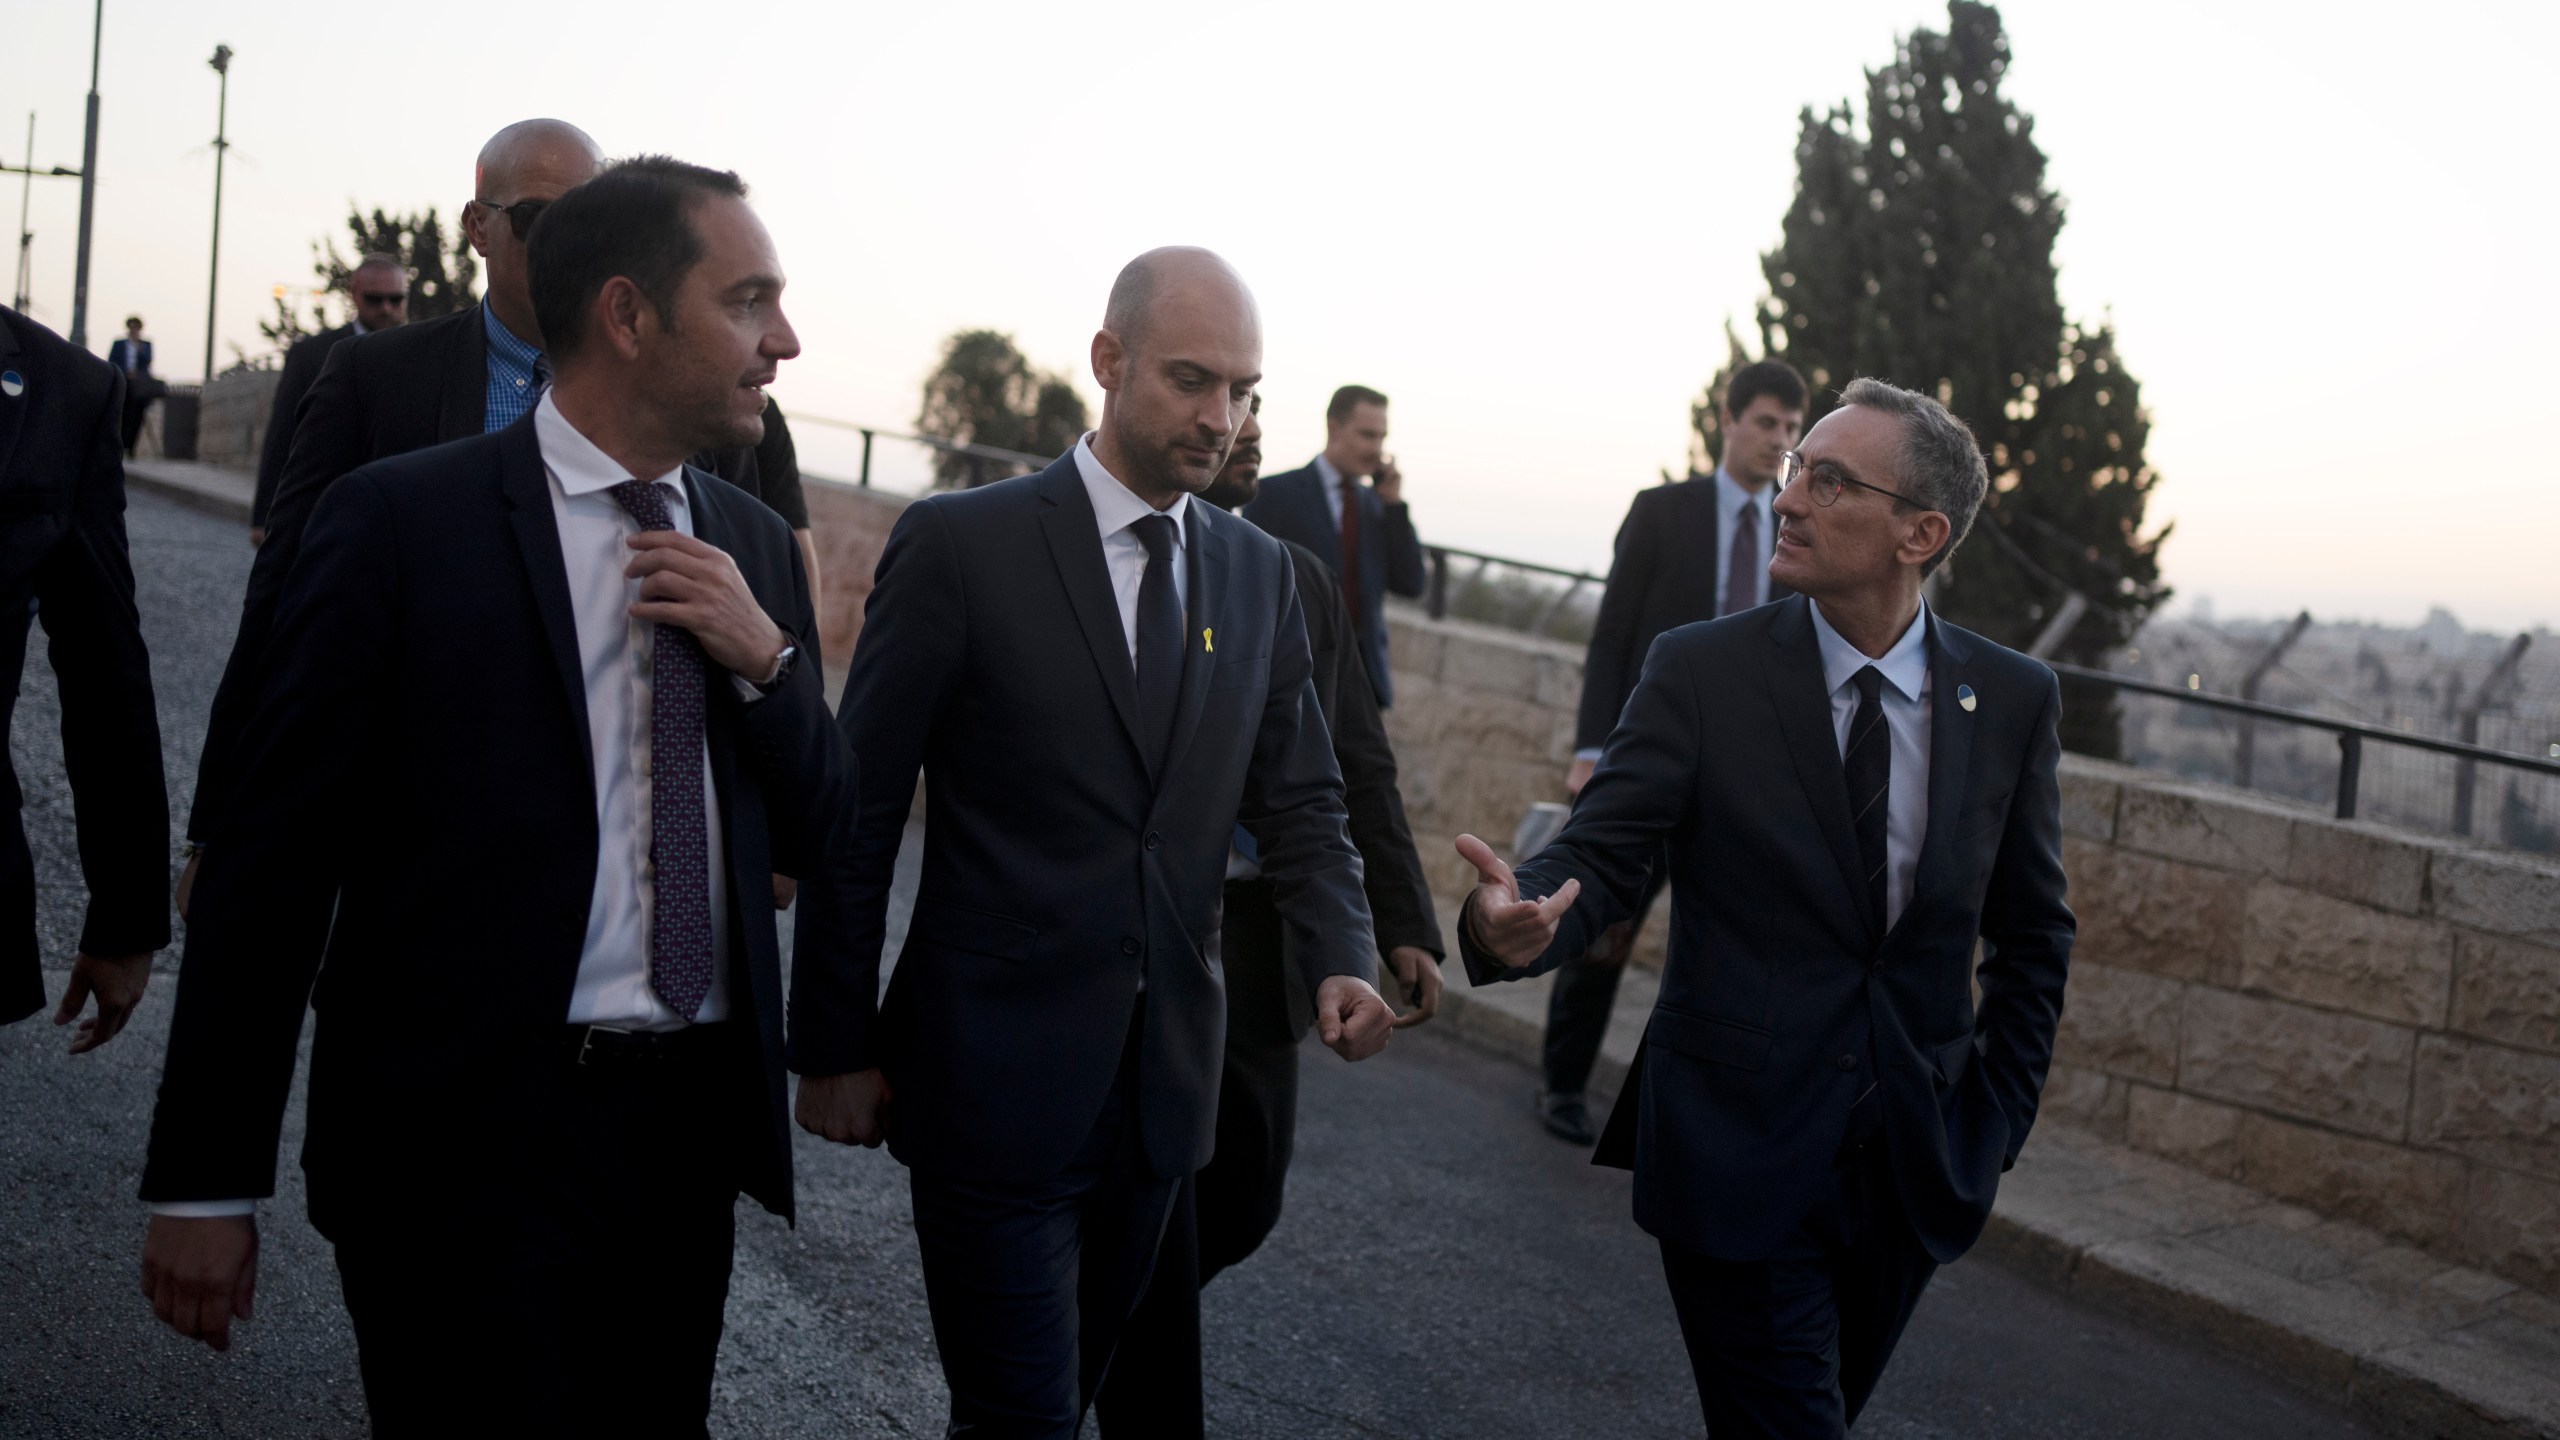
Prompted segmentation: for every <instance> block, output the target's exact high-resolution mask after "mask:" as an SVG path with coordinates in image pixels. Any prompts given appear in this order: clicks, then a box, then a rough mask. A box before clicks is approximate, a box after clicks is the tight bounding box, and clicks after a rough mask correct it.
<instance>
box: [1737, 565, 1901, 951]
mask: <svg viewBox="0 0 2560 1440" xmlns="http://www.w3.org/2000/svg"><path fill="white" fill-rule="evenodd" d="M1812 603H1813V602H1812V601H1810V600H1802V599H1797V600H1789V601H1787V602H1786V604H1785V606H1784V607H1783V608H1782V609H1780V610H1779V612H1778V613H1777V615H1775V616H1774V617H1772V619H1771V621H1770V624H1769V649H1768V651H1767V652H1766V654H1765V655H1764V657H1763V659H1762V662H1761V663H1762V667H1763V675H1764V677H1765V681H1766V687H1767V690H1768V693H1769V703H1770V704H1771V705H1772V706H1774V707H1775V708H1776V710H1777V712H1778V732H1779V734H1781V735H1782V736H1784V737H1785V738H1786V743H1787V755H1788V757H1789V758H1790V759H1791V760H1793V761H1794V762H1795V772H1796V783H1797V784H1798V785H1800V786H1802V787H1803V788H1804V796H1805V800H1806V802H1807V803H1809V804H1810V805H1811V806H1812V807H1813V819H1814V824H1815V825H1817V826H1819V827H1820V828H1821V830H1822V838H1823V841H1824V843H1826V844H1828V845H1829V846H1830V847H1831V858H1832V861H1833V862H1834V864H1835V865H1836V866H1837V867H1838V871H1839V873H1838V876H1837V878H1838V880H1839V882H1840V894H1839V900H1840V908H1841V911H1842V913H1844V914H1849V915H1855V916H1857V917H1858V920H1857V923H1858V927H1859V929H1861V930H1862V931H1864V932H1865V934H1866V936H1867V938H1868V940H1869V941H1870V942H1872V941H1874V940H1875V938H1876V933H1875V925H1876V922H1875V920H1874V918H1873V917H1872V916H1870V915H1868V914H1867V908H1868V902H1867V900H1866V898H1865V897H1866V893H1867V891H1866V887H1865V886H1864V885H1863V884H1861V883H1859V877H1860V876H1861V875H1862V874H1863V873H1864V871H1863V869H1862V867H1860V865H1859V864H1858V834H1857V828H1856V825H1855V822H1854V820H1853V818H1852V817H1851V816H1850V814H1849V779H1848V776H1847V774H1846V772H1845V771H1843V770H1842V768H1841V764H1840V741H1839V737H1838V735H1837V733H1836V732H1835V731H1834V730H1833V728H1832V725H1831V696H1830V691H1829V689H1828V688H1827V687H1825V686H1824V684H1823V683H1822V646H1821V643H1820V642H1819V641H1818V640H1817V639H1816V638H1815V636H1814V633H1813V617H1812V616H1810V615H1809V614H1807V613H1806V607H1807V606H1809V605H1811V604H1812Z"/></svg>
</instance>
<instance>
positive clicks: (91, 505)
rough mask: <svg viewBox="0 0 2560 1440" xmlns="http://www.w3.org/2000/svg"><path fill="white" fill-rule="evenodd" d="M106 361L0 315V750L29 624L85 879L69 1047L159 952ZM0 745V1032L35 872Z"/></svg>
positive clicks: (24, 967) (69, 1003)
mask: <svg viewBox="0 0 2560 1440" xmlns="http://www.w3.org/2000/svg"><path fill="white" fill-rule="evenodd" d="M123 399H124V392H123V385H122V378H121V377H120V376H119V375H118V374H117V373H116V369H115V367H114V366H112V365H109V364H107V363H106V362H105V361H102V360H100V359H98V358H97V357H96V356H94V355H90V354H87V353H84V352H83V351H81V350H79V349H78V348H76V347H75V346H73V345H72V344H71V343H70V342H69V341H66V340H64V339H63V338H62V337H60V336H58V335H56V334H54V333H53V332H52V331H50V330H47V329H46V328H44V327H43V326H41V325H38V324H37V323H36V322H34V321H33V320H30V319H28V318H27V317H26V316H24V315H21V314H19V313H18V312H17V311H15V310H11V309H7V308H5V307H0V614H5V615H7V616H8V617H9V619H8V621H7V623H6V624H0V676H5V677H6V678H7V681H8V683H7V685H6V686H5V687H4V688H0V742H4V741H6V740H7V739H8V736H9V731H10V726H11V722H12V720H13V718H14V716H15V713H16V710H17V702H18V679H19V674H20V672H21V671H22V670H23V669H24V668H25V666H26V659H27V627H28V625H29V623H30V621H31V620H40V621H42V622H44V632H45V637H46V640H47V642H48V650H49V655H50V658H51V659H52V661H53V673H54V678H55V681H56V682H57V684H58V685H59V687H60V689H61V692H62V758H63V763H64V765H65V767H66V768H67V769H68V770H69V772H70V778H71V801H72V810H73V813H74V815H75V817H76V818H77V820H78V822H79V829H80V870H81V874H82V876H83V877H84V878H85V879H86V880H87V881H88V884H89V913H88V918H87V920H86V921H85V922H83V924H82V925H81V927H80V951H79V954H78V956H77V958H75V959H74V960H73V961H72V962H71V978H70V983H69V984H67V985H66V986H65V987H64V988H63V992H62V1003H61V1005H60V1006H59V1007H58V1008H57V1009H56V1010H55V1011H54V1016H53V1023H55V1024H56V1025H67V1024H69V1023H71V1022H72V1021H73V1020H75V1019H78V1018H79V1016H80V1013H81V1011H82V1010H83V1009H84V1008H85V1007H86V1006H87V1005H88V1003H89V1001H90V1000H91V999H93V998H94V999H95V1000H96V1001H97V1007H98V1008H97V1013H96V1014H95V1015H93V1016H91V1017H90V1018H89V1019H87V1020H85V1021H82V1022H81V1025H80V1028H79V1029H78V1031H76V1032H75V1033H74V1034H73V1036H72V1041H71V1049H72V1053H74V1054H78V1053H80V1052H82V1051H86V1050H94V1049H96V1048H97V1047H98V1046H100V1045H104V1044H105V1043H107V1042H108V1041H109V1040H112V1039H114V1038H115V1035H116V1032H117V1031H118V1030H121V1029H123V1028H124V1022H125V1020H126V1019H127V1018H128V1017H130V1016H131V1015H132V1014H133V1007H134V1006H135V1005H137V1004H139V1003H141V1000H142V991H143V987H144V986H145V985H146V984H148V983H149V982H150V979H151V954H152V952H153V951H155V950H158V949H159V948H160V947H161V946H163V945H166V944H168V943H169V906H168V903H167V901H166V899H165V898H164V896H163V893H162V890H161V887H162V886H164V885H166V884H168V883H169V792H168V788H167V782H166V781H165V780H164V779H163V778H162V775H161V772H160V721H159V718H158V715H157V714H156V712H154V710H153V709H152V703H151V657H150V656H149V654H147V653H146V652H145V651H144V649H143V645H142V622H141V617H140V615H139V614H138V613H137V612H136V611H135V609H134V604H133V565H132V562H131V561H130V560H129V559H127V558H126V553H125V539H124V460H123V457H122V455H121V454H120V453H119V451H118V444H119V435H118V431H117V426H118V424H119V423H120V421H121V419H122V411H123ZM6 753H7V752H5V751H0V787H5V788H0V797H5V801H6V805H7V816H6V820H5V822H0V1024H6V1023H9V1022H11V1021H15V1020H21V1019H24V1018H26V1017H27V1016H29V1015H32V1014H34V1013H35V1012H36V1011H38V1010H40V1009H42V1008H44V969H43V964H42V960H41V957H40V955H39V953H38V949H37V940H36V877H35V862H34V859H33V857H32V856H31V855H30V854H29V853H28V850H27V836H26V831H25V830H24V829H23V828H22V827H21V826H20V825H19V823H18V779H17V774H16V771H15V769H14V768H8V767H9V762H8V761H7V759H6V758H5V755H6Z"/></svg>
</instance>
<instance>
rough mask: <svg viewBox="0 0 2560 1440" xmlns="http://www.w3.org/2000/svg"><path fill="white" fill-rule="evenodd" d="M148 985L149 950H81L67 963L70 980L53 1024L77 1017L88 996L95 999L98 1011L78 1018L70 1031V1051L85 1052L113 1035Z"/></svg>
mask: <svg viewBox="0 0 2560 1440" xmlns="http://www.w3.org/2000/svg"><path fill="white" fill-rule="evenodd" d="M150 984H151V952H150V951H148V950H145V951H143V952H142V953H141V954H139V955H92V954H90V953H89V952H88V951H86V950H83V951H81V952H80V955H79V957H78V958H77V959H74V960H73V961H72V962H71V983H70V984H68V985H65V986H63V987H62V1004H61V1006H60V1007H59V1008H57V1009H55V1011H54V1012H53V1023H54V1024H56V1025H68V1024H70V1023H71V1022H72V1021H74V1020H80V1012H81V1011H82V1010H84V1009H86V1008H88V1004H89V997H90V996H92V995H94V996H96V997H97V999H98V1013H97V1014H95V1015H92V1016H90V1017H89V1018H88V1019H86V1020H80V1028H79V1029H78V1030H75V1031H73V1032H72V1034H71V1053H72V1054H74V1055H86V1054H88V1053H89V1052H90V1051H92V1050H95V1049H97V1048H98V1047H99V1046H101V1045H104V1044H106V1043H107V1042H108V1041H110V1040H113V1039H114V1038H116V1032H117V1031H119V1030H122V1029H123V1028H124V1022H126V1021H127V1020H130V1019H132V1018H133V1009H134V1007H135V1006H137V1005H139V1004H141V1003H142V992H143V990H144V989H145V988H146V987H148V986H149V985H150Z"/></svg>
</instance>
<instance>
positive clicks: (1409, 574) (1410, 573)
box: [1366, 490, 1431, 600]
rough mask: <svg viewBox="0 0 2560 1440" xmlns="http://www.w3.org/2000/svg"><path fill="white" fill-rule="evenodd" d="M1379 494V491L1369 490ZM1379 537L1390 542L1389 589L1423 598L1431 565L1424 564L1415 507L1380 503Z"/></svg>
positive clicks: (1428, 584)
mask: <svg viewBox="0 0 2560 1440" xmlns="http://www.w3.org/2000/svg"><path fill="white" fill-rule="evenodd" d="M1366 493H1367V494H1369V495H1371V496H1375V495H1376V494H1377V492H1376V491H1375V490H1371V491H1368V492H1366ZM1378 509H1379V511H1380V512H1381V513H1380V515H1379V517H1378V518H1379V521H1380V524H1379V526H1378V534H1379V537H1380V538H1381V539H1383V540H1385V541H1386V549H1387V589H1388V590H1390V591H1392V592H1394V593H1395V594H1398V595H1402V596H1404V597H1405V598H1406V599H1408V600H1419V599H1421V598H1422V592H1423V591H1424V590H1426V589H1428V588H1429V587H1430V583H1431V575H1430V571H1429V568H1428V567H1426V566H1425V565H1424V564H1423V563H1422V537H1421V536H1420V535H1418V534H1416V533H1415V532H1414V528H1413V507H1412V506H1410V505H1408V504H1406V503H1405V502H1404V501H1402V500H1398V501H1397V502H1395V503H1394V504H1392V505H1390V504H1388V503H1386V502H1385V501H1383V500H1381V501H1379V502H1378Z"/></svg>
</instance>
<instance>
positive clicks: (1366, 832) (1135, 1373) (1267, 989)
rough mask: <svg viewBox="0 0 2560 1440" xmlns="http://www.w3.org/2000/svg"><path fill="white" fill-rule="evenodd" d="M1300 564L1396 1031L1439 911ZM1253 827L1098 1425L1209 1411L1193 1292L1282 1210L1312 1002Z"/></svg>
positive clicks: (1255, 1242)
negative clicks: (1179, 1181) (1171, 1191)
mask: <svg viewBox="0 0 2560 1440" xmlns="http://www.w3.org/2000/svg"><path fill="white" fill-rule="evenodd" d="M1261 410H1262V397H1261V396H1259V395H1256V396H1255V397H1254V403H1253V411H1252V413H1250V414H1248V415H1247V416H1246V418H1245V423H1244V428H1243V429H1241V430H1239V431H1237V432H1236V442H1235V447H1234V449H1232V450H1231V451H1229V452H1228V455H1227V463H1226V468H1224V469H1222V470H1220V471H1219V472H1218V478H1217V479H1216V480H1214V481H1212V482H1211V483H1210V485H1209V488H1208V489H1207V490H1204V491H1202V492H1201V494H1200V498H1201V499H1202V500H1205V501H1207V502H1208V503H1210V504H1212V505H1215V506H1217V507H1218V508H1219V509H1221V510H1234V509H1236V508H1238V507H1240V506H1242V505H1245V504H1248V503H1250V502H1251V501H1252V499H1253V494H1254V482H1255V480H1256V478H1257V477H1258V476H1259V475H1260V473H1261V468H1262V422H1261V420H1260V419H1259V418H1258V417H1259V415H1260V413H1261ZM1281 543H1282V544H1283V545H1286V546H1287V547H1288V550H1289V560H1290V563H1291V565H1292V566H1294V567H1295V571H1296V575H1297V587H1298V602H1299V605H1300V606H1301V607H1302V609H1303V612H1304V614H1305V616H1306V621H1307V646H1308V651H1309V653H1310V654H1311V656H1312V657H1313V659H1314V678H1315V687H1316V706H1317V708H1318V709H1319V710H1320V711H1322V712H1323V715H1324V721H1325V728H1326V730H1327V731H1329V732H1330V733H1331V734H1332V736H1333V756H1334V760H1335V762H1336V763H1337V764H1339V765H1340V766H1341V768H1342V783H1343V793H1344V797H1345V799H1346V801H1347V802H1348V808H1349V810H1350V815H1351V825H1350V829H1351V843H1352V844H1354V845H1356V846H1358V847H1359V850H1360V864H1361V871H1362V876H1363V880H1364V886H1365V889H1366V890H1367V892H1368V896H1369V913H1370V914H1371V915H1372V916H1374V917H1375V919H1376V922H1377V934H1378V948H1379V950H1380V951H1381V952H1383V954H1384V955H1385V957H1386V961H1387V965H1388V967H1389V968H1390V969H1391V970H1392V971H1393V972H1394V975H1395V985H1396V990H1397V993H1399V994H1401V995H1403V996H1404V997H1405V999H1406V1002H1407V1003H1408V1004H1409V1005H1411V1006H1412V1007H1413V1008H1412V1009H1411V1010H1409V1011H1407V1012H1406V1013H1405V1014H1404V1015H1403V1016H1401V1017H1399V1018H1398V1019H1397V1021H1396V1028H1398V1029H1402V1028H1404V1027H1406V1026H1409V1025H1418V1024H1420V1023H1422V1022H1423V1021H1425V1020H1428V1019H1430V1018H1431V1016H1432V1015H1433V1014H1434V1013H1436V1012H1437V1011H1438V1010H1439V1008H1440V968H1439V966H1440V958H1441V956H1442V954H1443V953H1444V952H1443V951H1442V949H1441V944H1440V919H1439V916H1438V915H1437V914H1435V913H1434V911H1433V906H1432V903H1431V886H1430V882H1429V881H1427V880H1426V879H1425V878H1424V877H1423V873H1422V857H1421V856H1419V855H1417V854H1415V853H1414V848H1413V830H1412V827H1411V826H1409V825H1407V824H1406V823H1405V818H1404V797H1403V796H1402V795H1400V794H1398V793H1397V791H1396V756H1395V751H1394V749H1393V748H1392V747H1391V746H1389V745H1388V743H1387V727H1386V724H1385V722H1384V720H1383V719H1382V717H1381V716H1380V715H1379V713H1378V702H1377V700H1376V698H1375V697H1374V696H1372V695H1371V694H1370V693H1369V675H1368V671H1367V669H1366V668H1365V667H1363V665H1362V664H1361V661H1360V649H1359V646H1358V645H1357V643H1355V640H1354V637H1353V636H1352V634H1351V627H1350V624H1349V621H1348V619H1347V617H1346V616H1345V615H1344V614H1343V609H1342V592H1341V589H1340V588H1339V587H1338V586H1337V585H1336V584H1335V581H1334V576H1333V571H1332V569H1331V567H1329V566H1327V565H1326V564H1325V563H1324V562H1323V561H1322V560H1320V559H1318V558H1317V557H1316V555H1315V552H1313V551H1311V550H1309V549H1307V547H1305V546H1304V545H1299V544H1295V543H1292V542H1290V541H1285V540H1284V541H1282V542H1281ZM1250 838H1251V837H1249V836H1240V837H1238V840H1237V844H1236V847H1235V853H1234V854H1232V855H1230V856H1229V857H1228V858H1227V890H1226V904H1225V913H1224V917H1223V920H1222V922H1221V924H1220V926H1219V937H1220V942H1221V943H1220V947H1219V948H1220V958H1221V959H1222V960H1223V961H1224V962H1225V966H1226V972H1227V1050H1226V1059H1225V1062H1224V1064H1223V1066H1222V1067H1221V1073H1220V1076H1219V1081H1218V1134H1217V1146H1216V1153H1215V1154H1213V1155H1212V1156H1211V1157H1210V1159H1209V1163H1208V1164H1206V1165H1204V1166H1202V1167H1201V1168H1200V1171H1199V1173H1198V1174H1196V1175H1193V1176H1192V1177H1191V1178H1190V1179H1188V1180H1186V1181H1184V1182H1183V1185H1182V1188H1181V1189H1180V1190H1179V1191H1178V1192H1177V1193H1176V1194H1175V1196H1174V1202H1173V1215H1172V1218H1171V1220H1170V1221H1169V1223H1168V1224H1167V1225H1166V1227H1165V1237H1164V1246H1163V1248H1162V1249H1161V1250H1160V1251H1159V1252H1158V1253H1157V1255H1156V1269H1155V1274H1154V1275H1153V1277H1151V1278H1150V1279H1149V1280H1148V1281H1147V1292H1146V1295H1145V1297H1144V1298H1143V1299H1141V1300H1140V1301H1139V1302H1138V1308H1137V1310H1136V1311H1135V1312H1134V1313H1132V1314H1131V1315H1130V1317H1129V1328H1128V1331H1127V1332H1126V1333H1125V1334H1123V1335H1122V1336H1121V1339H1120V1350H1119V1353H1118V1355H1117V1356H1116V1357H1114V1359H1113V1360H1112V1362H1111V1375H1110V1378H1109V1380H1108V1381H1107V1382H1106V1383H1105V1384H1104V1385H1103V1388H1102V1393H1101V1394H1100V1395H1098V1396H1096V1397H1094V1414H1095V1416H1096V1418H1097V1419H1099V1420H1100V1421H1101V1424H1102V1432H1103V1433H1104V1434H1105V1435H1134V1436H1151V1437H1173V1436H1184V1435H1199V1434H1201V1433H1202V1432H1203V1429H1204V1426H1205V1423H1206V1417H1205V1415H1204V1407H1203V1397H1202V1394H1201V1384H1200V1288H1201V1287H1202V1286H1204V1285H1206V1284H1207V1283H1208V1282H1209V1281H1210V1280H1211V1279H1212V1278H1213V1277H1215V1276H1216V1275H1217V1273H1218V1272H1219V1271H1221V1270H1224V1269H1226V1268H1227V1267H1228V1266H1231V1265H1236V1264H1240V1263H1242V1262H1243V1261H1244V1259H1245V1258H1246V1257H1247V1256H1249V1255H1251V1254H1252V1253H1253V1252H1254V1251H1255V1250H1257V1249H1259V1248H1260V1247H1261V1245H1262V1242H1263V1239H1264V1237H1266V1236H1268V1235H1269V1234H1270V1233H1271V1227H1272V1226H1274V1225H1276V1224H1278V1223H1279V1220H1280V1204H1281V1196H1282V1191H1283V1189H1284V1187H1285V1184H1286V1182H1287V1180H1288V1175H1289V1155H1290V1151H1291V1149H1292V1147H1293V1145H1294V1143H1295V1139H1296V1135H1297V1127H1298V1047H1299V1044H1300V1043H1301V1042H1302V1041H1304V1040H1305V1039H1306V1038H1307V1024H1308V1021H1309V1020H1310V1019H1311V1018H1312V1013H1313V1007H1312V1005H1311V1004H1310V1002H1309V998H1308V996H1307V993H1306V988H1305V986H1304V985H1303V984H1300V983H1298V980H1297V977H1296V975H1295V973H1294V972H1293V971H1292V970H1291V969H1290V967H1289V963H1288V960H1289V957H1288V946H1287V943H1286V936H1285V933H1284V931H1283V929H1282V926H1281V921H1280V912H1279V909H1278V907H1277V906H1275V905H1274V904H1273V903H1272V889H1271V884H1270V882H1269V881H1267V880H1265V879H1263V878H1262V875H1261V867H1260V866H1259V865H1257V864H1256V863H1255V862H1254V861H1253V860H1252V859H1250V858H1248V854H1247V852H1248V850H1249V849H1250V846H1249V843H1248V842H1249V841H1250Z"/></svg>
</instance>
